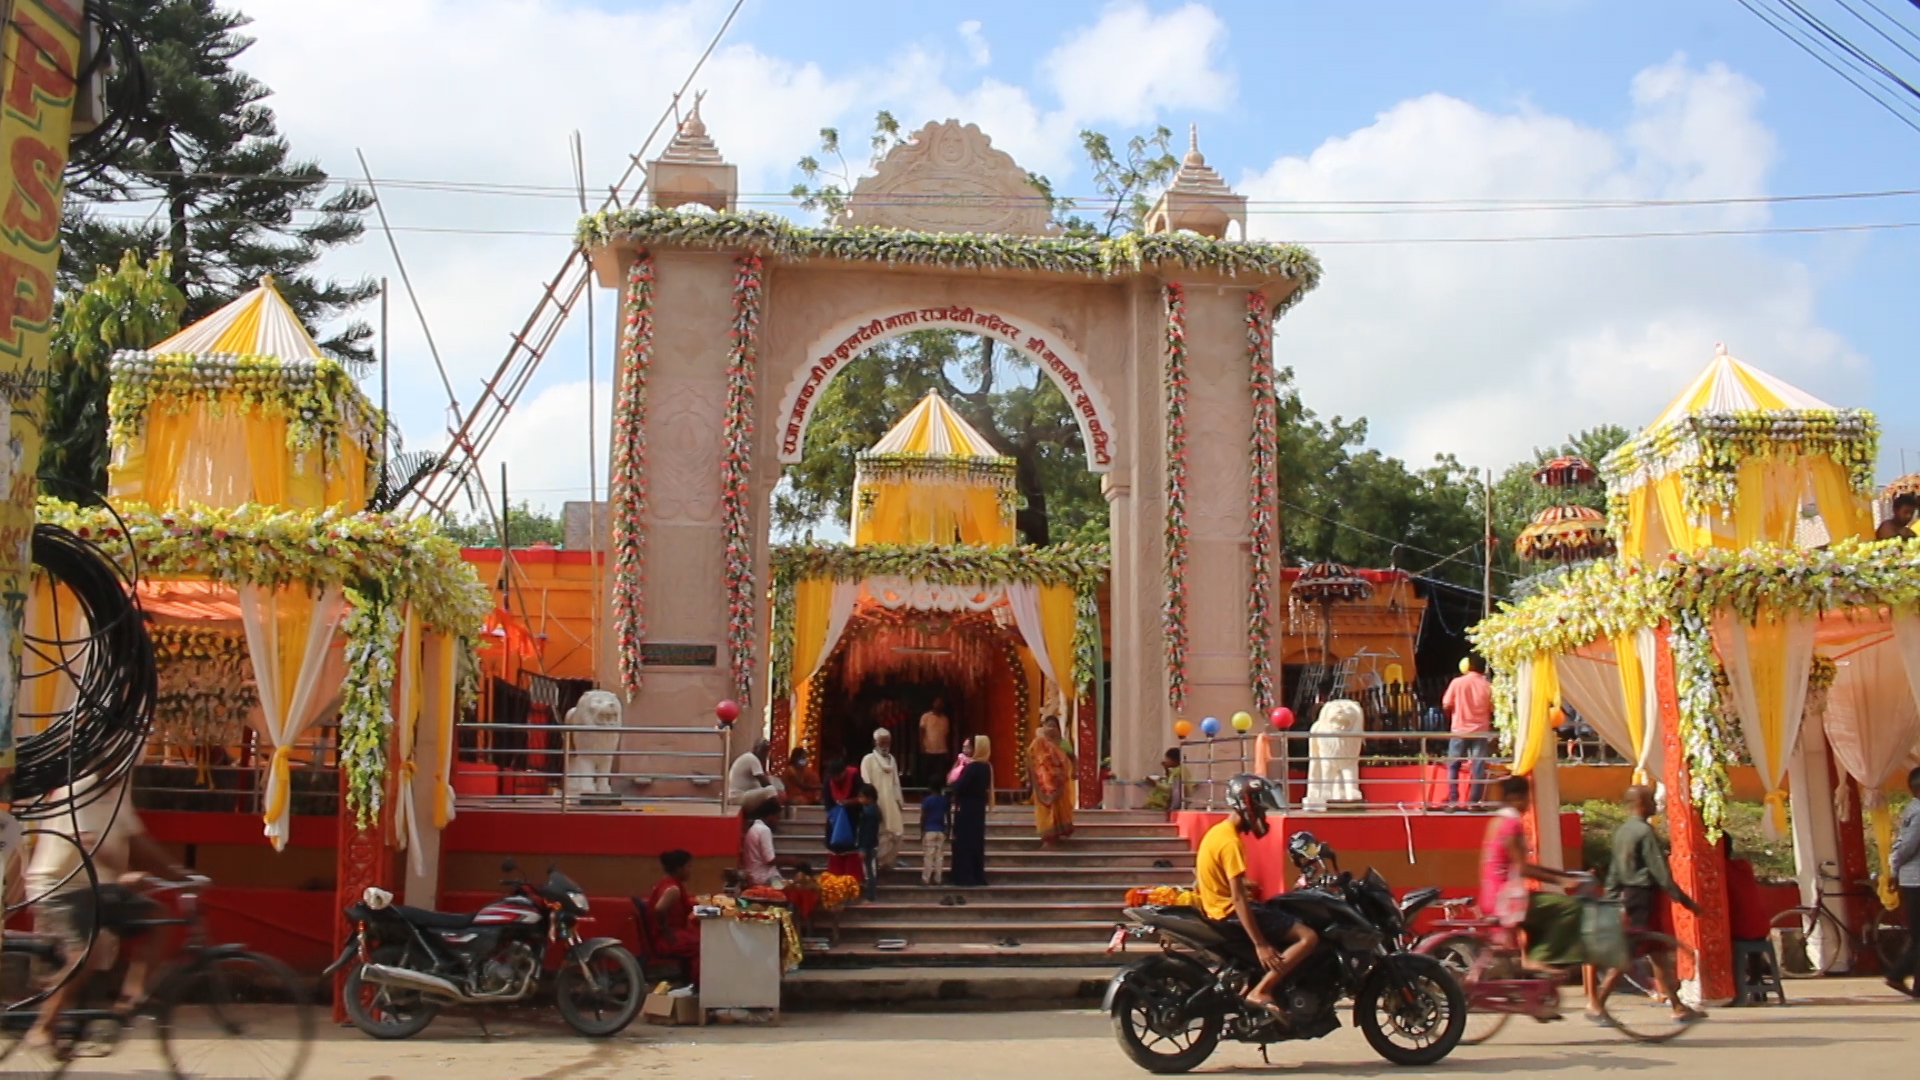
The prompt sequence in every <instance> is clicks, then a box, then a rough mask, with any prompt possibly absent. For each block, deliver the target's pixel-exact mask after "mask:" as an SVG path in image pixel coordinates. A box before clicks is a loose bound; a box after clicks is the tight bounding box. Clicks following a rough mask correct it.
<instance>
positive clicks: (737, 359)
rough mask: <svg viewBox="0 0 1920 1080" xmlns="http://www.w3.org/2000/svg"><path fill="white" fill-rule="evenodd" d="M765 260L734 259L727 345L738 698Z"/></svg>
mask: <svg viewBox="0 0 1920 1080" xmlns="http://www.w3.org/2000/svg"><path fill="white" fill-rule="evenodd" d="M759 335H760V258H759V256H757V255H742V256H740V257H739V258H738V259H735V260H734V272H733V325H732V327H731V328H729V331H728V344H727V412H726V430H725V448H724V449H723V451H722V453H723V454H724V456H723V458H722V459H721V464H720V517H721V525H722V528H723V529H724V530H725V534H726V544H727V551H726V556H727V660H728V664H729V666H730V667H731V670H732V672H733V696H734V699H735V700H736V701H738V702H740V703H741V704H742V705H744V704H746V703H747V701H748V700H749V699H750V698H751V697H752V694H753V617H754V610H753V606H754V589H753V533H752V512H751V504H752V494H751V492H750V490H749V489H750V485H751V483H752V480H753V383H754V369H755V367H756V365H757V363H758V361H759Z"/></svg>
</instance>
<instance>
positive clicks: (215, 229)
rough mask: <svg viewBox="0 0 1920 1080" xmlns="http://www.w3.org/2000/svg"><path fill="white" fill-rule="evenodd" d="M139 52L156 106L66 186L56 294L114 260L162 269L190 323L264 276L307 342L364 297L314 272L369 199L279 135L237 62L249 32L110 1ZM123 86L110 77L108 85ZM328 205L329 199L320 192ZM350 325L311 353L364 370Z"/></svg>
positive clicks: (175, 6)
mask: <svg viewBox="0 0 1920 1080" xmlns="http://www.w3.org/2000/svg"><path fill="white" fill-rule="evenodd" d="M108 6H109V8H110V10H111V13H112V15H113V17H114V18H115V19H116V20H117V21H118V22H119V23H120V25H121V26H122V27H124V28H125V29H126V30H127V32H128V33H129V35H130V36H131V37H132V39H133V41H134V43H135V44H136V46H137V47H138V49H139V52H140V58H141V62H142V65H143V67H144V69H145V74H146V77H147V80H148V83H149V85H150V87H151V90H152V96H151V99H150V100H149V102H148V104H147V108H146V111H145V113H144V114H143V115H141V116H138V117H136V118H134V119H133V120H132V121H131V122H130V124H129V125H128V132H129V138H128V140H127V142H126V143H125V145H123V146H122V147H120V148H119V149H118V151H117V152H115V153H114V154H112V155H111V156H110V157H109V159H108V160H107V162H106V164H105V167H104V168H103V169H100V170H97V171H93V172H89V173H88V174H86V175H83V176H77V177H75V178H74V180H73V183H72V186H71V190H70V192H69V198H68V205H67V213H66V220H65V222H64V224H63V228H62V237H61V240H62V257H61V276H62V284H63V285H64V286H65V287H66V288H68V289H77V288H79V287H80V286H81V284H83V283H84V282H85V281H86V280H87V277H88V276H89V275H90V274H91V272H92V270H93V268H94V267H95V266H96V265H113V264H115V263H117V262H118V261H119V258H120V253H121V252H123V251H127V250H133V251H137V252H140V253H141V254H142V255H143V256H145V257H147V258H152V257H153V256H154V255H157V254H159V253H160V252H162V251H164V252H166V253H167V254H168V255H169V256H170V257H171V260H172V261H171V265H170V267H169V270H168V276H169V278H170V280H171V281H172V282H173V284H174V285H175V287H177V288H178V289H179V290H180V291H181V292H182V293H183V294H184V295H185V297H186V303H187V307H186V312H185V316H184V318H185V319H186V321H188V322H192V321H193V320H195V319H198V318H200V317H201V316H203V315H206V314H208V313H209V312H211V311H213V310H214V309H216V308H218V307H219V306H220V305H222V304H224V303H226V302H227V301H229V300H231V299H232V298H233V297H234V296H236V295H238V294H239V293H241V292H244V291H245V290H247V289H249V288H252V287H253V286H254V285H255V284H256V283H257V282H258V281H259V279H260V278H261V276H262V275H265V274H272V275H273V276H274V278H275V279H276V282H277V284H278V286H279V289H280V292H281V294H282V295H283V296H285V297H286V299H287V302H288V303H289V304H291V305H292V307H293V309H294V311H296V312H298V313H299V315H300V317H301V319H302V320H303V321H304V322H305V323H306V324H307V326H308V328H309V329H312V328H315V327H319V326H322V325H325V324H327V323H329V322H331V321H332V320H334V319H336V318H338V317H340V316H342V315H344V314H346V313H347V312H349V311H351V310H352V309H353V308H354V307H356V306H357V305H359V304H361V303H363V302H365V301H366V300H368V299H370V298H372V297H373V296H374V295H375V294H376V293H377V292H378V286H376V285H375V284H374V282H373V281H371V280H360V281H339V280H332V279H326V278H322V277H320V276H318V275H316V274H314V273H313V272H312V269H313V265H314V263H315V262H316V261H318V260H319V258H320V257H321V256H322V255H323V254H324V253H325V252H326V251H327V250H328V249H329V248H333V247H336V246H338V245H341V244H349V243H353V242H354V241H356V240H358V239H359V238H360V236H361V233H362V231H363V229H364V224H363V221H362V213H363V212H364V211H365V210H366V209H367V208H368V207H369V206H371V205H372V204H373V199H372V196H370V195H369V194H368V193H366V192H365V191H362V190H360V189H359V188H355V187H351V186H343V187H339V188H338V190H334V188H335V187H336V185H335V182H334V181H332V180H331V179H329V177H328V176H327V174H326V172H325V171H324V170H322V169H321V168H320V167H319V165H317V164H315V163H313V162H311V161H301V160H298V159H296V158H295V157H294V156H293V153H292V150H291V148H290V147H289V146H288V144H287V140H286V139H285V138H284V137H283V136H281V134H280V131H279V128H278V127H277V125H276V123H275V120H274V115H273V110H272V109H270V108H269V107H267V105H266V104H265V100H266V98H267V97H268V96H269V95H270V94H271V91H270V90H269V89H268V88H267V87H266V86H265V85H263V84H261V83H260V82H259V81H258V80H256V79H254V78H252V77H251V76H249V75H247V74H246V73H245V72H243V71H240V70H239V69H238V68H236V67H235V66H234V62H235V61H236V60H238V59H239V57H240V56H241V54H243V53H244V52H246V50H247V48H248V47H249V46H251V45H252V44H253V39H252V38H249V37H246V36H245V35H243V34H241V33H239V31H240V29H241V28H242V27H244V26H246V25H247V23H248V22H249V20H248V19H247V18H246V17H245V16H243V15H240V14H239V13H237V12H234V11H230V10H227V9H225V8H222V7H220V6H219V5H218V4H216V3H215V2H214V0H108ZM130 77H132V76H131V74H130V73H128V72H124V71H123V72H119V73H117V74H115V75H114V76H113V78H115V79H126V78H130ZM330 191H331V192H332V193H331V194H329V192H330ZM371 335H372V330H371V329H370V328H369V327H368V326H367V325H366V324H365V323H364V322H359V321H355V322H353V323H352V324H350V325H348V326H347V327H346V328H345V329H344V330H341V331H340V332H339V333H337V334H335V335H333V336H332V337H329V338H327V339H325V340H324V341H322V342H321V347H322V348H323V349H325V350H327V351H328V352H329V353H331V354H332V355H334V356H337V357H339V358H341V359H344V360H351V361H356V362H366V361H368V360H370V359H371V356H372V354H371V352H370V350H369V349H368V346H367V339H368V338H369V337H370V336H371Z"/></svg>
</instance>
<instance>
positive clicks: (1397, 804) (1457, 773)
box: [1180, 730, 1509, 810]
mask: <svg viewBox="0 0 1920 1080" xmlns="http://www.w3.org/2000/svg"><path fill="white" fill-rule="evenodd" d="M1256 739H1266V740H1268V742H1267V750H1268V760H1267V762H1266V769H1265V772H1264V774H1265V775H1266V776H1267V778H1268V779H1270V780H1273V781H1274V782H1275V784H1276V786H1277V787H1278V789H1279V791H1280V793H1281V797H1282V800H1283V801H1284V803H1285V805H1286V806H1287V807H1288V808H1289V809H1296V808H1301V807H1304V806H1313V805H1316V804H1317V803H1318V802H1320V801H1323V800H1322V799H1316V798H1315V797H1316V796H1322V797H1326V796H1332V795H1346V794H1351V793H1350V792H1345V791H1339V790H1336V788H1337V786H1338V785H1339V778H1338V777H1334V778H1332V780H1331V781H1330V782H1323V781H1322V780H1320V779H1319V778H1318V777H1316V776H1315V775H1313V770H1312V768H1311V763H1312V756H1313V754H1312V748H1313V746H1314V744H1315V742H1316V740H1336V739H1337V740H1353V739H1358V740H1360V741H1361V744H1362V745H1361V747H1360V750H1359V754H1358V756H1357V757H1356V758H1355V771H1356V776H1355V777H1354V781H1355V786H1357V788H1358V789H1359V795H1360V798H1358V799H1348V798H1324V802H1325V804H1326V806H1327V807H1328V808H1330V809H1340V810H1347V809H1352V810H1380V809H1403V810H1427V809H1432V808H1434V807H1439V806H1445V805H1448V804H1449V803H1451V804H1453V805H1464V804H1474V803H1480V802H1484V801H1485V798H1486V791H1485V785H1486V783H1487V782H1488V781H1489V780H1490V779H1491V778H1492V777H1493V776H1496V775H1505V773H1506V771H1507V766H1508V764H1509V761H1508V760H1507V759H1505V758H1496V757H1492V756H1487V757H1478V758H1476V757H1474V756H1472V755H1467V754H1462V755H1457V756H1456V755H1452V754H1450V753H1449V744H1450V742H1451V739H1452V736H1451V735H1449V734H1447V733H1446V732H1413V733H1407V732H1395V731H1363V732H1359V733H1357V734H1346V733H1333V732H1330V733H1315V732H1311V731H1306V730H1300V731H1289V732H1286V733H1284V734H1271V735H1230V736H1226V737H1224V738H1214V739H1205V740H1199V741H1194V742H1189V743H1187V744H1186V745H1185V746H1184V747H1182V749H1181V757H1180V763H1181V765H1182V767H1183V770H1184V772H1185V773H1186V778H1187V787H1186V792H1185V805H1186V806H1187V807H1188V808H1189V809H1220V808H1221V807H1222V806H1223V802H1222V798H1223V795H1224V792H1225V789H1226V783H1227V780H1228V779H1229V778H1231V777H1233V776H1234V775H1235V774H1237V773H1243V772H1255V771H1257V770H1256V767H1255V762H1256V759H1257V757H1258V755H1257V753H1256V749H1255V743H1254V740H1256ZM1484 745H1485V748H1486V750H1487V751H1488V753H1489V755H1491V753H1492V752H1493V751H1494V749H1495V744H1494V742H1493V740H1492V739H1488V740H1487V742H1486V743H1485V744H1484ZM1329 749H1331V747H1329ZM1476 763H1478V764H1479V765H1480V767H1481V780H1480V781H1479V783H1478V784H1476V783H1475V781H1474V777H1473V771H1474V770H1473V766H1474V765H1475V764H1476ZM1361 765H1364V766H1366V767H1367V770H1368V772H1367V773H1361V772H1360V770H1359V768H1358V767H1359V766H1361ZM1450 786H1451V787H1452V794H1453V795H1454V796H1455V797H1454V798H1451V799H1450V798H1449V787H1450ZM1476 787H1478V788H1480V790H1479V791H1476V790H1475V788H1476Z"/></svg>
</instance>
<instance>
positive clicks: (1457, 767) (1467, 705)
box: [1440, 656, 1493, 806]
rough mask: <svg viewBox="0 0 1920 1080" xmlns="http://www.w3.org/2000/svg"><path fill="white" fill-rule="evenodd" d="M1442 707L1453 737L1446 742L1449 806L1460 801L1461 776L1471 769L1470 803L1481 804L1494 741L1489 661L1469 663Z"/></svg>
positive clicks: (1451, 685)
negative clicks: (1488, 754)
mask: <svg viewBox="0 0 1920 1080" xmlns="http://www.w3.org/2000/svg"><path fill="white" fill-rule="evenodd" d="M1440 708H1441V709H1442V710H1443V711H1445V712H1446V714H1447V716H1448V717H1449V719H1450V720H1451V725H1450V730H1451V731H1452V733H1453V737H1452V738H1451V739H1448V740H1447V805H1448V806H1454V805H1457V804H1458V803H1459V801H1460V773H1461V771H1462V770H1463V769H1464V770H1469V771H1470V772H1471V776H1472V781H1473V782H1472V784H1471V785H1470V787H1469V790H1468V792H1467V803H1468V804H1469V805H1478V804H1479V802H1480V799H1481V796H1482V795H1483V794H1485V791H1484V789H1485V788H1486V779H1487V749H1488V745H1489V743H1491V741H1492V739H1493V684H1492V683H1490V682H1488V681H1487V662H1486V661H1485V660H1482V659H1480V658H1479V657H1477V656H1475V657H1470V658H1468V660H1467V669H1466V670H1465V671H1463V672H1461V673H1460V677H1459V678H1457V679H1455V680H1453V681H1452V682H1450V683H1448V684H1447V692H1446V695H1445V696H1444V697H1442V698H1441V699H1440Z"/></svg>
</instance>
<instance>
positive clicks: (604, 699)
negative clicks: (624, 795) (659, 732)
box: [567, 690, 621, 795]
mask: <svg viewBox="0 0 1920 1080" xmlns="http://www.w3.org/2000/svg"><path fill="white" fill-rule="evenodd" d="M620 711H621V710H620V698H619V697H618V696H617V695H615V694H611V693H609V692H607V691H605V690H589V691H587V692H586V693H584V694H581V695H580V700H579V702H578V703H576V704H575V705H574V707H573V708H571V709H568V710H567V726H569V727H592V728H601V729H603V730H600V731H570V732H568V733H567V737H568V738H569V739H570V740H572V749H573V753H572V754H571V755H570V756H569V757H568V759H567V794H569V795H611V794H612V793H613V785H612V784H611V783H609V782H608V777H609V774H610V773H612V772H613V755H614V751H616V750H618V749H620V731H619V728H620Z"/></svg>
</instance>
